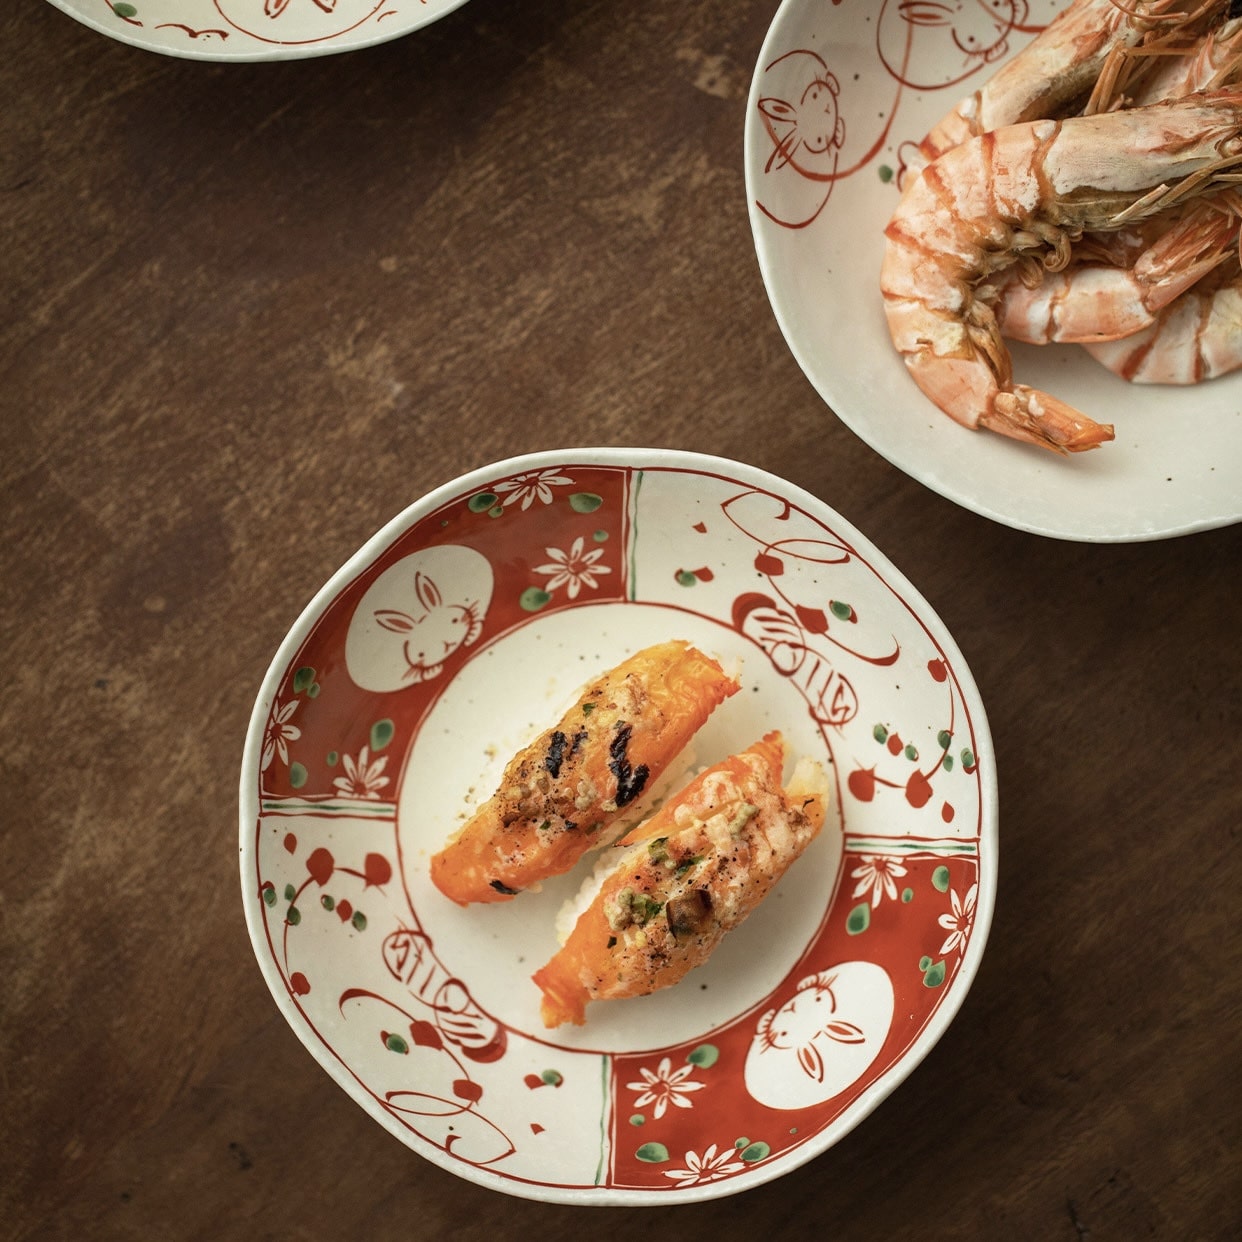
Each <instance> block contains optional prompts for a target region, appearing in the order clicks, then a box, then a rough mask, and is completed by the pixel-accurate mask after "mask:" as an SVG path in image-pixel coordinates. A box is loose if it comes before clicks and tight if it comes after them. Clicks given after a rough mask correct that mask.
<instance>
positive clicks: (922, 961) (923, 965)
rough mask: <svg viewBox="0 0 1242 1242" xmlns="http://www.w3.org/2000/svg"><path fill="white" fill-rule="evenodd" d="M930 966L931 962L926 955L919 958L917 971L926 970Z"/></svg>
mask: <svg viewBox="0 0 1242 1242" xmlns="http://www.w3.org/2000/svg"><path fill="white" fill-rule="evenodd" d="M931 964H932V960H931V958H930V957H928V956H927V955H926V954H924V955H923V956H922V957H920V958H919V969H920V970H926V969H927V968H928V967H929V966H930V965H931Z"/></svg>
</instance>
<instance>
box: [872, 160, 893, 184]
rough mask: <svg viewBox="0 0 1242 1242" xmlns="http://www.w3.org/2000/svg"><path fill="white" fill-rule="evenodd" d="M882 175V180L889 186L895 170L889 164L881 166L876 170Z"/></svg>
mask: <svg viewBox="0 0 1242 1242" xmlns="http://www.w3.org/2000/svg"><path fill="white" fill-rule="evenodd" d="M876 171H877V172H878V173H879V174H880V180H881V181H883V182H884V184H885V185H887V184H888V183H889V182H890V181H892V179H893V169H892V166H891V165H889V164H881V165H880V166H879V168H878V169H877V170H876Z"/></svg>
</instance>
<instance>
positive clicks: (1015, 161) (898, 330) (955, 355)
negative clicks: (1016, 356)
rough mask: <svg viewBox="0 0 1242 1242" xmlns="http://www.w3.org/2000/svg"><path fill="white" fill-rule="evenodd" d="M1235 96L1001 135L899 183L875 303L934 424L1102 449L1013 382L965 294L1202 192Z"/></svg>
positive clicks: (1227, 144) (1234, 113)
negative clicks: (1033, 259) (936, 416)
mask: <svg viewBox="0 0 1242 1242" xmlns="http://www.w3.org/2000/svg"><path fill="white" fill-rule="evenodd" d="M1240 145H1242V92H1240V91H1237V90H1225V91H1221V92H1216V93H1213V94H1209V95H1198V96H1192V97H1190V98H1188V99H1185V100H1178V101H1173V102H1169V103H1161V104H1155V105H1152V106H1150V107H1147V108H1135V109H1130V110H1123V111H1116V112H1109V113H1105V114H1102V115H1098V116H1091V117H1072V118H1069V119H1067V120H1064V121H1035V122H1031V123H1030V124H1026V125H1012V126H1007V127H1005V128H1003V129H999V130H996V131H993V132H990V133H986V134H983V135H980V136H979V137H978V138H973V139H970V140H969V141H967V142H964V143H962V144H960V145H959V146H957V147H954V148H953V149H952V150H950V151H948V152H946V153H945V154H944V155H942V156H941V157H940V158H939V159H938V160H936V161H935V162H934V163H932V164H930V165H928V167H927V168H925V169H924V170H923V172H922V173H921V174H920V175H919V176H918V178H917V179H916V180H914V181H913V182H911V183H910V184H909V185H908V186H907V188H906V189H905V191H904V192H903V194H902V198H901V201H900V203H899V204H898V206H897V210H896V212H895V213H894V214H893V217H892V219H891V220H890V222H889V224H888V227H887V228H886V230H885V236H886V239H887V244H886V248H885V255H884V263H883V267H882V269H881V278H880V284H881V290H882V292H883V295H884V302H885V313H886V316H887V318H888V324H889V330H890V333H891V335H892V338H893V342H894V344H895V345H896V347H897V349H898V352H899V353H900V354H901V355H902V357H903V359H904V361H905V363H906V367H907V369H908V370H909V372H910V374H911V376H912V377H913V378H914V380H915V382H916V383H917V384H918V386H919V387H920V388H921V389H922V390H923V392H924V393H925V394H926V395H927V396H928V397H930V398H931V400H932V401H934V402H935V404H936V405H938V406H939V407H940V408H941V409H942V410H943V411H944V412H945V413H947V414H949V415H950V417H952V418H954V419H956V420H957V421H958V422H960V423H962V424H964V425H965V426H968V427H972V428H977V427H987V428H990V429H992V430H994V431H998V432H1000V433H1002V434H1004V435H1007V436H1010V437H1012V438H1014V439H1018V440H1025V441H1028V442H1030V443H1033V444H1038V445H1040V446H1042V447H1044V448H1049V449H1052V450H1054V451H1057V452H1062V453H1065V452H1077V451H1081V450H1082V449H1087V448H1093V447H1095V446H1097V445H1098V444H1101V443H1103V442H1104V441H1106V440H1111V439H1112V438H1113V429H1112V428H1111V427H1109V426H1105V425H1101V424H1097V423H1095V422H1093V421H1092V420H1091V419H1090V418H1088V417H1087V416H1086V415H1085V414H1082V413H1081V412H1079V411H1078V410H1075V409H1074V408H1073V407H1072V406H1069V405H1068V404H1066V403H1065V402H1063V401H1060V400H1059V399H1057V398H1056V397H1053V396H1051V395H1050V394H1047V393H1043V392H1040V391H1039V390H1038V389H1033V388H1029V387H1027V386H1026V385H1022V384H1018V383H1015V382H1014V379H1013V374H1012V363H1011V360H1010V357H1009V352H1008V350H1007V349H1006V348H1005V346H1004V343H1003V341H1002V339H1001V335H1000V331H999V328H998V325H997V322H996V316H995V314H994V312H993V311H992V309H991V307H990V306H988V305H987V302H986V299H985V298H981V297H980V296H978V286H979V285H980V284H982V283H984V282H986V281H987V280H989V278H991V277H993V276H995V275H996V274H997V273H999V272H1003V271H1004V270H1005V269H1006V268H1008V267H1011V266H1013V265H1014V264H1015V263H1017V262H1018V261H1019V260H1020V259H1021V258H1022V256H1024V255H1029V254H1037V255H1039V256H1040V257H1042V259H1043V261H1044V262H1045V264H1046V265H1047V266H1048V267H1049V268H1055V267H1063V266H1064V265H1065V263H1066V262H1068V260H1069V257H1070V253H1071V245H1072V243H1073V241H1074V240H1075V239H1076V238H1077V237H1079V236H1081V235H1082V233H1083V232H1084V231H1086V230H1100V231H1104V230H1108V229H1115V228H1119V227H1121V226H1123V225H1126V224H1129V223H1132V222H1138V221H1141V220H1143V219H1145V218H1146V217H1148V216H1150V215H1154V214H1156V213H1158V212H1159V211H1161V210H1164V209H1166V208H1167V207H1169V206H1171V205H1173V204H1174V203H1176V202H1179V201H1190V199H1191V198H1192V197H1193V196H1194V195H1198V194H1203V193H1206V192H1209V191H1210V190H1212V189H1213V188H1215V185H1216V182H1215V180H1214V179H1215V178H1216V177H1218V175H1221V174H1222V173H1223V174H1224V175H1226V176H1227V175H1228V173H1227V170H1228V168H1229V167H1230V166H1231V165H1232V164H1236V163H1237V158H1236V156H1237V152H1238V149H1239V146H1240Z"/></svg>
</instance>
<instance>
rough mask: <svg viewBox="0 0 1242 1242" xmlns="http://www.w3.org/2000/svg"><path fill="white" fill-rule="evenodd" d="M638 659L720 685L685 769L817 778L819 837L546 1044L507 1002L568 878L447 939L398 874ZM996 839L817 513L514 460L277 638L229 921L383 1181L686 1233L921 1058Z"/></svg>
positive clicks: (864, 566)
mask: <svg viewBox="0 0 1242 1242" xmlns="http://www.w3.org/2000/svg"><path fill="white" fill-rule="evenodd" d="M670 637H677V638H685V639H688V640H689V641H691V642H693V643H695V644H696V645H698V646H699V647H701V648H702V649H704V650H706V651H709V652H711V653H712V654H714V655H716V656H717V657H718V658H720V659H721V660H722V661H724V662H726V664H727V665H730V666H732V665H733V664H734V663H737V664H739V665H740V676H741V680H742V683H743V690H742V692H741V693H739V694H736V695H734V696H733V697H732V698H731V699H729V700H728V701H727V702H726V703H725V704H724V705H723V706H722V707H720V708H719V709H717V711H716V713H715V714H714V715H713V716H712V717H711V719H710V721H709V723H708V724H707V726H706V727H705V728H704V729H703V731H702V732H701V733H700V734H699V735H698V737H697V738H696V740H695V742H694V752H695V760H696V762H697V763H698V764H700V765H705V764H707V763H709V762H713V761H715V760H716V759H719V758H723V757H724V756H725V755H727V754H729V753H732V752H733V751H736V750H738V749H741V748H743V747H745V746H747V745H749V744H750V743H751V742H753V741H755V740H756V739H757V738H759V737H760V736H761V735H762V734H763V733H765V732H766V731H767V730H769V729H772V728H780V729H781V730H782V731H783V732H784V733H785V735H786V737H787V739H788V740H789V742H790V744H791V748H792V750H793V751H795V752H798V753H801V754H809V755H812V756H814V757H816V758H818V759H819V760H820V761H821V762H823V763H824V764H825V765H827V767H828V769H829V770H830V772H832V773H833V774H834V776H835V780H834V786H835V792H834V800H833V806H832V810H831V813H830V816H829V822H828V824H827V826H826V828H825V831H824V832H823V833H821V835H820V837H819V838H818V839H817V840H816V841H815V843H814V844H813V845H812V846H811V848H810V849H809V850H808V851H807V852H806V853H805V854H804V855H803V856H802V858H800V859H799V860H798V861H797V863H796V864H795V865H794V866H793V867H792V868H791V870H790V871H789V873H788V874H787V875H786V876H785V877H784V879H783V880H782V881H781V883H780V884H779V885H778V887H777V888H776V889H775V891H774V892H773V893H772V894H771V895H770V896H769V898H768V899H767V901H766V902H765V903H764V904H763V905H762V906H761V907H760V908H759V910H758V911H757V912H756V913H755V914H754V915H753V916H752V917H751V919H750V920H749V921H748V922H747V923H746V924H745V925H743V926H742V927H741V928H739V929H737V930H736V931H735V932H733V933H732V934H731V935H730V936H729V937H728V938H727V939H726V940H725V942H724V944H723V945H722V947H721V948H720V949H719V951H718V952H717V954H716V955H715V956H714V957H713V958H712V959H711V960H710V961H709V962H708V963H707V964H706V965H705V966H703V967H701V968H700V969H699V970H697V971H695V972H693V973H692V975H691V976H690V977H689V978H688V979H687V980H685V981H683V982H682V983H681V984H679V985H678V986H676V987H674V988H670V989H668V990H666V991H664V992H660V993H657V994H655V995H652V996H649V997H643V998H638V999H634V1000H628V1001H609V1002H599V1003H596V1004H593V1005H591V1006H589V1007H588V1020H587V1023H586V1025H585V1026H582V1027H576V1028H575V1027H562V1028H559V1029H557V1030H553V1031H549V1030H546V1029H544V1027H543V1026H542V1025H541V1022H540V1017H539V991H538V989H537V988H536V986H535V985H534V983H533V982H532V981H531V978H530V976H531V974H532V972H533V971H534V970H535V969H537V968H538V967H539V966H540V965H542V964H543V963H544V962H545V961H546V960H547V959H548V958H549V957H551V955H552V954H553V953H554V952H555V950H556V938H555V930H554V920H555V917H556V912H557V910H558V908H559V906H560V904H561V902H562V901H563V900H564V899H565V898H566V897H568V896H569V895H571V894H572V893H573V892H574V891H575V889H576V888H577V886H578V883H579V882H580V880H581V878H582V877H581V869H580V871H579V872H578V873H575V874H573V875H571V876H567V877H562V879H560V880H558V881H555V882H552V883H549V884H545V886H544V888H543V890H542V891H540V892H537V893H535V892H529V893H524V894H522V895H521V896H520V897H519V898H518V899H516V900H514V901H513V902H510V903H507V904H503V905H488V906H475V907H471V908H467V909H463V908H460V907H458V906H456V905H454V904H453V903H452V902H450V901H448V900H447V899H446V898H444V897H443V896H442V895H441V894H440V893H439V892H438V890H436V889H435V888H434V887H433V885H432V884H431V882H430V879H429V875H428V861H429V858H430V856H431V854H433V853H434V852H435V851H436V850H438V849H439V848H440V847H441V845H442V844H443V843H444V841H445V840H446V839H447V838H448V836H449V835H450V834H451V832H452V831H453V830H454V829H455V828H456V827H457V826H458V825H459V824H460V823H461V822H462V820H463V819H464V817H465V816H466V815H467V814H468V813H469V811H470V810H471V808H472V807H473V806H474V805H475V804H476V803H477V802H479V801H482V800H484V799H486V798H487V797H488V796H490V794H491V793H492V792H493V791H494V789H495V788H496V784H497V781H498V780H499V777H500V773H501V770H502V768H503V766H504V763H505V761H506V760H507V759H508V758H509V756H510V755H511V754H512V753H514V752H515V751H516V750H517V749H519V748H520V747H521V746H522V745H524V744H525V743H526V742H527V741H528V740H530V738H532V737H533V736H534V735H535V734H536V733H537V732H539V731H541V730H542V729H543V728H545V727H548V726H550V725H552V724H554V723H555V722H556V721H557V720H558V719H559V718H560V715H561V712H562V711H563V710H564V708H565V707H567V706H568V705H569V704H571V703H572V702H573V701H574V700H573V695H574V693H575V691H576V690H577V689H578V688H579V687H580V686H581V685H582V684H583V683H585V682H586V681H587V680H588V679H589V678H590V677H591V676H593V675H594V674H595V673H597V672H599V671H601V670H603V669H605V668H608V667H611V666H612V665H614V664H616V663H618V662H619V661H620V660H621V659H622V658H624V657H625V656H626V655H628V654H630V653H631V652H632V651H634V650H637V649H638V648H639V647H642V646H646V645H648V644H649V643H652V642H656V641H661V640H664V639H666V638H670ZM791 762H792V760H791ZM996 814H997V810H996V785H995V773H994V770H993V756H992V746H991V742H990V739H989V735H988V730H987V723H986V719H985V716H984V710H983V706H982V704H981V703H980V701H979V696H978V693H977V691H976V689H975V686H974V684H973V682H972V680H971V676H970V673H969V671H968V669H967V667H966V665H965V663H964V661H963V659H962V656H961V654H960V653H959V652H958V650H957V649H956V647H955V646H954V644H953V641H952V639H951V638H950V636H949V635H948V634H947V633H946V632H945V630H944V627H943V626H942V625H941V623H940V622H939V621H938V620H937V618H936V617H935V616H934V615H933V614H932V612H931V610H930V609H929V608H928V606H927V604H926V603H925V602H924V601H923V600H922V599H921V598H920V597H919V595H918V593H917V592H916V591H915V590H914V588H913V587H911V585H910V584H909V583H908V582H907V581H906V580H905V579H904V578H903V577H902V576H901V574H899V573H898V572H897V570H895V569H894V568H893V566H892V565H890V564H889V562H888V561H887V560H886V559H885V558H884V557H883V556H882V555H881V554H880V553H879V552H878V551H876V549H875V548H873V547H872V546H871V545H870V544H869V543H868V542H867V541H866V539H864V538H863V537H862V536H861V535H860V534H859V533H858V532H857V531H855V530H854V529H852V528H851V527H850V526H849V524H848V523H846V522H845V521H844V520H843V519H841V518H840V517H839V516H838V515H837V514H835V513H834V512H833V511H832V510H830V509H829V508H827V507H826V506H825V505H824V504H822V503H821V502H820V501H818V500H816V499H815V498H814V497H812V496H809V495H807V494H805V493H803V492H800V491H798V490H797V489H795V488H793V487H791V486H790V485H788V484H787V483H784V482H782V481H781V480H779V479H776V478H773V477H771V476H769V475H766V474H763V473H760V472H758V471H756V470H754V469H751V468H749V467H746V466H744V465H740V464H738V463H735V462H729V461H723V460H720V459H716V458H711V457H699V456H695V455H691V454H681V453H672V452H662V451H647V452H639V451H621V450H602V449H597V450H583V451H569V452H565V453H561V454H555V455H554V454H539V455H535V456H531V457H528V458H519V459H514V460H511V461H510V462H508V463H504V464H502V465H498V466H495V467H490V468H488V469H484V470H481V471H479V472H477V473H475V474H472V475H469V476H467V477H465V478H463V479H461V480H458V481H457V482H455V483H452V484H449V485H447V486H445V487H443V488H441V489H440V490H438V491H436V492H434V493H432V494H431V495H429V496H427V497H426V498H424V499H423V500H421V501H419V502H418V503H417V504H415V505H414V506H413V507H411V508H410V509H408V510H407V511H406V512H405V513H403V514H402V515H401V516H400V517H398V518H397V519H396V520H394V521H393V522H392V523H391V524H389V525H388V526H387V527H385V528H384V529H383V530H382V531H381V532H380V533H379V534H378V535H376V536H375V537H374V538H373V539H372V540H371V542H370V543H368V544H367V545H366V546H365V547H364V548H363V549H362V550H361V551H360V552H358V553H357V554H356V555H355V556H354V557H353V559H352V560H350V561H349V563H348V564H347V565H345V566H344V568H343V569H341V570H340V572H339V573H338V574H337V575H336V576H335V577H334V578H333V579H332V581H331V582H329V583H328V584H327V586H326V587H325V588H324V589H323V590H322V591H321V592H320V594H319V595H318V596H317V597H316V598H315V600H314V601H313V602H312V603H311V604H310V606H309V607H308V609H307V610H306V612H305V613H304V614H303V615H302V617H301V618H300V620H299V621H298V622H297V624H296V625H295V626H294V627H293V630H292V631H291V632H290V634H289V635H288V637H287V639H286V640H285V642H284V644H283V646H282V647H281V649H280V651H279V652H278V653H277V655H276V658H275V660H274V662H273V664H272V666H271V668H270V670H269V672H268V675H267V678H266V680H265V681H264V683H263V687H262V690H261V692H260V694H259V697H258V701H257V703H256V705H255V710H254V715H253V718H252V720H251V724H250V730H249V734H248V737H247V740H246V746H245V760H244V764H243V770H242V778H241V876H242V895H243V900H244V903H245V910H246V917H247V920H248V923H249V928H250V933H251V937H252V940H253V943H254V948H255V952H256V954H257V955H258V959H259V963H260V965H261V967H262V970H263V973H264V976H265V977H266V979H267V982H268V984H269V986H270V987H271V990H272V993H273V995H274V996H275V998H276V1002H277V1004H278V1005H279V1007H280V1010H281V1012H282V1013H283V1014H284V1015H285V1017H286V1018H287V1019H288V1021H289V1023H290V1025H291V1026H292V1027H293V1029H294V1030H295V1031H296V1032H297V1034H298V1036H299V1037H300V1038H301V1039H302V1041H303V1042H304V1043H305V1044H306V1046H307V1047H308V1048H309V1049H310V1050H311V1052H312V1053H313V1054H314V1056H315V1057H316V1058H317V1059H318V1061H319V1062H320V1064H322V1065H323V1067H324V1068H325V1069H326V1070H327V1071H328V1073H329V1074H330V1075H331V1076H332V1077H333V1078H334V1079H335V1080H336V1081H337V1082H338V1083H339V1084H340V1085H341V1086H342V1087H343V1088H344V1089H345V1090H346V1091H347V1092H348V1093H349V1094H350V1095H351V1096H352V1097H353V1098H354V1099H355V1100H356V1101H357V1102H358V1103H359V1104H360V1105H361V1106H362V1107H363V1108H365V1109H366V1110H367V1112H369V1113H370V1114H371V1115H372V1116H373V1117H374V1118H375V1119H376V1120H378V1121H379V1122H380V1123H381V1124H382V1125H383V1126H384V1127H385V1128H386V1129H387V1130H389V1131H390V1132H391V1133H392V1134H394V1135H396V1136H397V1137H398V1138H399V1139H401V1140H402V1141H403V1142H404V1143H406V1144H407V1145H408V1146H409V1147H411V1148H412V1149H413V1150H414V1151H416V1152H418V1153H419V1154H421V1155H423V1156H425V1157H426V1158H427V1159H429V1160H431V1161H433V1162H435V1163H436V1164H438V1165H440V1166H442V1167H443V1168H446V1169H449V1170H451V1171H453V1172H454V1173H457V1174H459V1175H461V1176H462V1177H465V1178H468V1179H470V1180H471V1181H474V1182H478V1183H480V1184H482V1185H484V1186H489V1187H492V1188H494V1189H496V1190H501V1191H505V1192H508V1193H510V1194H514V1195H520V1196H526V1197H531V1198H539V1199H545V1200H554V1201H559V1202H566V1203H579V1204H585V1203H596V1204H599V1203H608V1204H644V1203H668V1202H672V1201H691V1200H697V1199H704V1198H709V1197H713V1196H717V1195H726V1194H731V1193H734V1192H737V1191H742V1190H745V1189H747V1188H749V1187H751V1186H755V1185H758V1184H759V1183H762V1182H766V1181H768V1180H770V1179H772V1178H775V1177H777V1176H779V1175H780V1174H782V1173H785V1172H787V1171H788V1170H790V1169H793V1168H796V1167H797V1166H799V1165H801V1164H803V1163H804V1162H805V1161H807V1160H809V1159H811V1158H812V1157H814V1156H816V1155H818V1154H819V1153H821V1152H823V1151H824V1150H825V1149H826V1148H828V1147H829V1146H830V1145H831V1144H832V1143H834V1142H835V1141H836V1140H837V1139H839V1138H840V1137H841V1136H842V1135H843V1134H845V1133H846V1132H847V1131H848V1130H850V1129H851V1128H852V1127H853V1126H854V1125H855V1124H857V1123H858V1121H859V1120H860V1119H861V1118H862V1117H864V1116H865V1115H866V1114H867V1113H868V1112H870V1111H871V1109H873V1108H874V1107H875V1106H876V1104H877V1103H878V1102H879V1101H880V1100H881V1099H883V1098H884V1097H885V1096H886V1095H888V1093H889V1092H890V1091H892V1089H893V1088H894V1087H895V1086H896V1085H897V1083H898V1082H900V1081H901V1080H902V1079H903V1078H904V1077H905V1076H906V1075H907V1074H908V1073H909V1072H910V1071H911V1070H912V1069H913V1067H914V1066H915V1065H916V1064H917V1063H918V1062H919V1061H920V1060H921V1059H922V1057H923V1056H924V1055H925V1054H926V1053H927V1051H928V1049H929V1048H930V1047H931V1046H932V1045H933V1044H934V1043H935V1041H936V1040H937V1039H938V1038H939V1036H940V1035H941V1034H942V1032H943V1031H944V1030H945V1028H946V1026H947V1025H948V1023H949V1021H950V1020H951V1018H952V1016H953V1015H954V1013H955V1012H956V1011H957V1010H958V1008H959V1006H960V1005H961V1003H962V999H963V997H964V995H965V993H966V990H967V988H968V987H969V985H970V981H971V979H972V977H973V976H974V974H975V971H976V969H977V967H978V965H979V960H980V957H981V955H982V952H983V946H984V941H985V938H986V935H987V929H988V925H989V921H990V918H991V913H992V907H993V901H994V897H995V891H996V850H997V840H996ZM587 869H588V870H589V864H588V865H587ZM825 1007H827V1008H828V1009H830V1010H832V1011H834V1012H835V1015H836V1019H837V1020H836V1021H835V1022H834V1021H825V1019H824V1017H823V1013H824V1011H825ZM817 1015H818V1016H817ZM842 1031H848V1032H852V1033H853V1037H851V1038H849V1039H844V1038H842V1037H841V1032H842ZM274 1090H276V1091H277V1092H278V1091H279V1086H278V1085H276V1086H275V1087H274Z"/></svg>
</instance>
